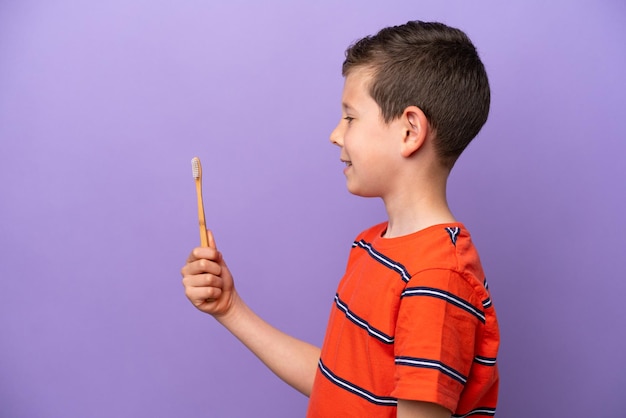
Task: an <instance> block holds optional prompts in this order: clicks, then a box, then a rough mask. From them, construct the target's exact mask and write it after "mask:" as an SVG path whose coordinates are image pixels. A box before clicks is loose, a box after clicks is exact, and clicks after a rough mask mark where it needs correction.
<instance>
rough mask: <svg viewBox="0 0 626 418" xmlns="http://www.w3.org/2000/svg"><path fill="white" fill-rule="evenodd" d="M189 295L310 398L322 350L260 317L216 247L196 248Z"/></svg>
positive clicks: (187, 269)
mask: <svg viewBox="0 0 626 418" xmlns="http://www.w3.org/2000/svg"><path fill="white" fill-rule="evenodd" d="M181 273H182V275H183V285H184V286H185V294H186V296H187V298H188V299H189V300H190V301H191V303H192V304H193V305H194V306H195V307H196V308H198V309H199V310H200V311H202V312H205V313H208V314H210V315H213V317H215V319H216V320H217V321H218V322H219V323H221V324H222V325H223V326H224V327H226V328H227V329H228V330H229V331H230V332H231V333H232V334H233V335H234V336H235V337H237V338H238V339H239V340H240V341H241V342H242V343H243V344H244V345H245V346H246V347H248V348H249V349H250V350H251V351H252V352H253V353H254V354H255V355H256V356H257V357H258V358H259V359H260V360H261V361H262V362H263V363H264V364H265V365H266V366H267V367H269V369H270V370H272V372H274V373H275V374H276V375H277V376H278V377H280V378H281V379H282V380H284V381H285V382H286V383H288V384H289V385H291V386H292V387H294V388H295V389H296V390H298V391H300V392H302V393H303V394H304V395H306V396H309V394H310V393H311V388H312V387H313V379H314V378H315V373H316V371H317V363H318V359H319V356H320V349H319V348H317V347H315V346H313V345H311V344H308V343H306V342H304V341H301V340H298V339H296V338H293V337H291V336H289V335H287V334H285V333H283V332H281V331H279V330H277V329H276V328H274V327H272V326H271V325H269V324H268V323H267V322H265V321H264V320H262V319H261V318H260V317H259V316H257V315H256V314H255V313H254V312H253V311H252V310H251V309H250V308H249V307H248V305H246V304H245V302H244V301H243V300H242V299H241V298H240V297H239V295H238V294H237V292H236V290H235V286H234V281H233V277H232V275H231V274H230V271H229V270H228V267H227V266H226V263H225V262H224V260H223V258H222V255H221V253H220V252H219V251H217V249H215V248H195V249H194V250H193V251H192V253H191V255H190V256H189V258H188V259H187V264H186V265H185V266H184V267H183V268H182V270H181Z"/></svg>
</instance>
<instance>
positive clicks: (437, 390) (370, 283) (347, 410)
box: [307, 223, 500, 418]
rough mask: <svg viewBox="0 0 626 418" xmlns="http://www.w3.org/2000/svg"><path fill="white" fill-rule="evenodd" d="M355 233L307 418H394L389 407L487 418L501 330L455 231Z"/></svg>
mask: <svg viewBox="0 0 626 418" xmlns="http://www.w3.org/2000/svg"><path fill="white" fill-rule="evenodd" d="M386 228H387V224H386V223H383V224H380V225H377V226H374V227H373V228H370V229H369V230H367V231H365V232H363V233H361V234H360V235H359V236H358V237H357V239H356V240H355V242H354V244H353V248H352V250H351V253H350V257H349V259H348V266H347V269H346V273H345V275H344V277H343V278H342V280H341V282H340V284H339V288H338V290H337V294H336V296H335V303H334V306H333V308H332V311H331V314H330V319H329V323H328V328H327V330H326V337H325V339H324V344H323V346H322V353H321V357H320V361H319V367H318V371H317V375H316V377H315V383H314V384H313V390H312V392H311V397H310V400H309V409H308V412H307V417H309V418H329V417H332V418H340V417H395V416H396V406H397V399H408V400H418V401H427V402H434V403H437V404H439V405H442V406H444V407H445V408H447V409H449V410H450V411H452V413H453V416H455V417H463V416H471V417H485V416H493V415H494V414H495V408H496V401H497V396H498V369H497V366H496V356H497V352H498V346H499V341H500V337H499V331H498V323H497V319H496V314H495V310H494V308H493V305H492V303H491V298H490V295H489V290H488V288H487V285H486V280H485V276H484V273H483V270H482V267H481V265H480V260H479V257H478V253H477V252H476V249H475V248H474V245H473V244H472V241H471V238H470V235H469V234H468V233H467V231H466V230H465V228H464V227H463V225H462V224H446V225H435V226H432V227H430V228H427V229H424V230H422V231H418V232H416V233H414V234H410V235H407V236H403V237H398V238H391V239H387V238H382V234H383V233H384V231H385V229H386Z"/></svg>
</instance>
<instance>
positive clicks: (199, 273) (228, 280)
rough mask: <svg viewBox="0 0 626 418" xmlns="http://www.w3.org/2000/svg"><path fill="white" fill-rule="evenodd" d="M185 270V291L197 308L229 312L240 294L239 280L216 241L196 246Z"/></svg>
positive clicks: (182, 271) (218, 314) (220, 314)
mask: <svg viewBox="0 0 626 418" xmlns="http://www.w3.org/2000/svg"><path fill="white" fill-rule="evenodd" d="M210 238H213V237H212V236H211V237H210ZM211 241H213V240H212V239H210V241H209V242H211ZM181 274H182V276H183V286H185V295H186V296H187V299H189V301H190V302H191V303H192V304H193V305H194V306H195V307H196V308H198V309H199V310H201V311H202V312H205V313H208V314H210V315H213V316H216V317H218V316H223V315H225V314H226V313H228V312H229V310H230V309H231V307H232V306H233V303H234V300H235V298H236V292H235V284H234V281H233V276H232V275H231V274H230V271H229V270H228V267H227V266H226V263H225V262H224V259H223V258H222V254H221V253H220V252H219V251H218V250H217V248H215V244H213V243H212V246H211V247H198V248H194V249H193V251H192V252H191V254H190V255H189V258H187V264H185V266H184V267H183V268H182V269H181Z"/></svg>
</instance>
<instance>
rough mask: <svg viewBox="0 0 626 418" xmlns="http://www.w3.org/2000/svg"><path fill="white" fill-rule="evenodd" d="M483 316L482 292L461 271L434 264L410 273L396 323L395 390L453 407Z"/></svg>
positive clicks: (402, 395) (400, 394) (402, 396)
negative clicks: (418, 271) (411, 274)
mask: <svg viewBox="0 0 626 418" xmlns="http://www.w3.org/2000/svg"><path fill="white" fill-rule="evenodd" d="M484 322H485V314H484V312H483V307H482V303H481V301H480V298H479V297H478V295H476V293H475V290H474V287H473V286H472V285H471V284H470V283H468V281H466V280H465V279H464V278H463V277H462V276H461V275H460V274H459V273H458V272H455V271H451V270H446V269H433V270H427V271H424V272H420V273H418V274H417V275H415V276H414V277H412V278H411V280H410V281H409V283H408V284H407V286H406V288H405V290H404V291H403V292H402V295H401V301H400V308H399V313H398V320H397V324H396V336H395V337H396V341H395V352H394V356H395V386H394V391H393V393H392V395H393V396H394V397H396V398H399V399H409V400H419V401H426V402H433V403H437V404H439V405H441V406H443V407H445V408H447V409H449V410H450V411H455V410H456V408H457V404H458V402H459V398H460V395H461V392H462V391H463V388H464V386H465V383H466V382H467V378H468V375H469V372H470V369H471V367H472V362H473V360H474V356H475V354H474V353H475V343H476V335H477V332H479V329H480V327H481V325H482V324H484Z"/></svg>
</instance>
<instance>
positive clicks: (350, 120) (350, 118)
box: [343, 116, 354, 123]
mask: <svg viewBox="0 0 626 418" xmlns="http://www.w3.org/2000/svg"><path fill="white" fill-rule="evenodd" d="M343 120H346V121H348V123H350V122H352V121H353V120H354V118H353V117H351V116H346V117H345V118H343Z"/></svg>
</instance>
